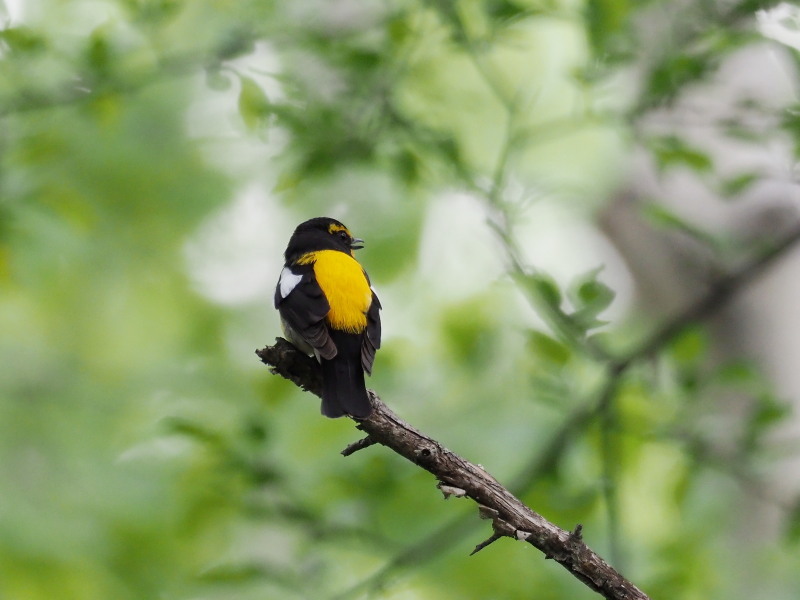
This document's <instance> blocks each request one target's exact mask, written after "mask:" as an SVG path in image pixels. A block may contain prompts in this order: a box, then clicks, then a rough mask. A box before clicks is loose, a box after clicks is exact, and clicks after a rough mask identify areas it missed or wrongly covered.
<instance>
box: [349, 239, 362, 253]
mask: <svg viewBox="0 0 800 600" xmlns="http://www.w3.org/2000/svg"><path fill="white" fill-rule="evenodd" d="M363 247H364V240H362V239H359V238H353V240H352V241H351V242H350V249H351V250H361V249H362V248H363Z"/></svg>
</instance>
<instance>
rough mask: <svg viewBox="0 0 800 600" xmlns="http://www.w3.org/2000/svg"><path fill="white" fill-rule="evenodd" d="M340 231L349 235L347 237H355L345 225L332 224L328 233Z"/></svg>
mask: <svg viewBox="0 0 800 600" xmlns="http://www.w3.org/2000/svg"><path fill="white" fill-rule="evenodd" d="M338 231H344V232H346V233H347V235H349V236H350V237H353V236H352V234H351V233H350V230H349V229H348V228H347V227H345V226H344V225H337V224H336V223H331V224H330V225H328V233H336V232H338Z"/></svg>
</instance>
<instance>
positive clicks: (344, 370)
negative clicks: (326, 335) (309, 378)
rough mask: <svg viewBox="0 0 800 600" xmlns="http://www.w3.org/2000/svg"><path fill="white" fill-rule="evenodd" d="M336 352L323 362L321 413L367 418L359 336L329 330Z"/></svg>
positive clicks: (365, 387) (333, 416)
mask: <svg viewBox="0 0 800 600" xmlns="http://www.w3.org/2000/svg"><path fill="white" fill-rule="evenodd" d="M331 337H332V338H333V342H334V343H335V344H336V348H337V352H336V356H334V357H333V358H332V359H330V360H326V359H324V358H323V359H321V363H322V414H323V415H325V416H326V417H332V418H335V417H341V416H342V415H345V414H348V415H352V416H354V417H356V418H357V419H366V418H367V417H368V416H369V415H370V413H372V405H371V404H370V402H369V398H368V397H367V386H366V384H365V383H364V367H363V366H362V365H361V344H362V335H361V334H357V333H345V332H343V331H336V330H331Z"/></svg>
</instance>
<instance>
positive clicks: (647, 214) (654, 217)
mask: <svg viewBox="0 0 800 600" xmlns="http://www.w3.org/2000/svg"><path fill="white" fill-rule="evenodd" d="M641 211H642V216H643V217H644V218H645V219H646V220H647V221H649V222H650V224H651V225H653V226H655V227H658V228H659V229H666V230H670V229H673V230H677V231H680V232H682V233H685V234H687V235H688V236H690V237H692V238H694V239H695V240H697V241H699V242H702V243H703V244H705V245H707V246H709V247H711V248H719V247H721V246H722V243H721V242H720V241H719V240H717V239H716V238H715V237H714V236H713V235H711V234H710V233H709V232H707V231H705V230H703V229H701V228H700V227H698V226H697V225H695V224H693V223H690V222H689V221H687V220H686V219H684V218H683V217H681V216H680V215H679V214H678V213H676V212H674V211H673V210H671V209H669V208H667V207H666V206H664V205H663V204H659V203H657V202H650V203H648V204H645V205H644V206H642V208H641Z"/></svg>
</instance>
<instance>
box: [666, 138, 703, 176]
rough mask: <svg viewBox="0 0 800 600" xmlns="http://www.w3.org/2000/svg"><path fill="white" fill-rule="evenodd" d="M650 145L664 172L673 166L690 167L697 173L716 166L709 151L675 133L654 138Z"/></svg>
mask: <svg viewBox="0 0 800 600" xmlns="http://www.w3.org/2000/svg"><path fill="white" fill-rule="evenodd" d="M650 147H651V149H652V151H653V155H654V156H655V158H656V161H657V162H658V168H659V170H660V171H662V172H663V171H666V170H667V169H671V168H673V167H688V168H689V169H691V170H692V171H695V172H697V173H707V172H709V171H711V170H712V169H713V168H714V162H713V161H712V160H711V157H710V156H709V155H708V154H707V153H705V152H703V151H702V150H699V149H697V148H694V147H693V146H690V145H689V144H688V143H687V142H686V141H685V140H683V139H681V138H680V137H678V136H675V135H667V136H662V137H657V138H654V139H652V140H650Z"/></svg>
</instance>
